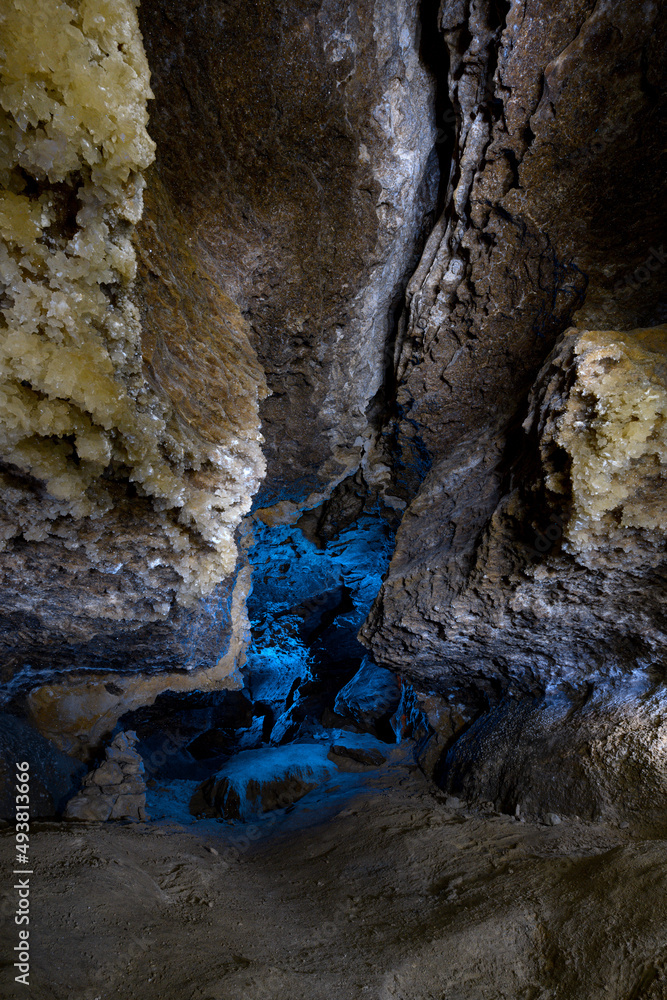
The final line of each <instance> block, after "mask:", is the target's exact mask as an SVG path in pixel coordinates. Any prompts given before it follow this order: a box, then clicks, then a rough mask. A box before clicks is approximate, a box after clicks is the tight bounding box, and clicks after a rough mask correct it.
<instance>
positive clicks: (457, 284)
mask: <svg viewBox="0 0 667 1000" xmlns="http://www.w3.org/2000/svg"><path fill="white" fill-rule="evenodd" d="M439 24H440V27H441V30H442V33H443V36H444V39H445V41H446V43H447V47H448V50H449V58H450V70H449V94H450V98H451V102H452V106H453V109H454V116H455V117H456V136H455V144H454V155H453V162H452V174H451V183H450V188H449V192H448V197H447V203H446V207H445V211H444V213H443V216H442V218H441V219H440V221H439V222H438V224H437V226H436V227H435V229H434V231H433V233H432V235H431V237H430V239H429V241H428V244H427V247H426V249H425V251H424V254H423V257H422V260H421V262H420V264H419V267H418V269H417V271H416V273H415V275H414V277H413V278H412V280H411V282H410V285H409V287H408V292H407V300H408V307H409V308H408V311H407V313H406V316H405V318H404V322H403V325H402V334H401V337H402V340H401V344H400V357H399V365H398V369H397V379H398V386H397V400H398V407H399V410H398V416H397V424H396V426H397V437H398V441H399V456H402V459H403V461H404V462H407V461H409V460H410V457H411V456H413V457H414V456H415V455H420V454H421V455H422V456H425V457H424V462H423V466H424V468H425V469H427V468H428V465H429V463H430V466H431V467H430V471H429V472H428V473H427V475H426V477H425V478H424V481H423V484H422V486H421V488H420V490H419V493H418V495H417V496H416V497H415V498H414V500H413V501H412V503H411V505H410V507H409V508H408V510H407V512H406V515H405V517H404V520H403V523H402V525H401V528H400V529H399V533H398V537H397V546H396V551H395V554H394V557H393V560H392V563H391V566H390V570H389V573H388V576H387V578H386V581H385V583H384V585H383V588H382V591H381V593H380V595H379V597H378V600H377V602H376V605H375V607H374V609H373V611H372V612H371V615H370V617H369V619H368V620H367V622H366V624H365V625H364V627H363V629H362V632H361V638H362V641H363V642H364V643H366V644H367V645H368V646H369V647H370V649H371V650H372V652H373V654H374V656H375V657H376V659H377V660H378V662H381V663H384V664H386V665H388V666H393V667H394V668H399V669H401V670H405V671H406V672H407V673H408V675H409V676H410V677H411V678H412V679H413V680H414V681H415V683H417V684H421V685H423V686H424V687H426V688H429V687H435V688H441V689H445V688H447V686H448V685H449V684H452V683H454V684H455V685H460V684H463V685H465V684H470V685H476V686H478V687H479V688H480V689H481V690H482V691H486V693H487V694H488V695H491V696H493V697H496V696H497V694H498V691H499V690H503V689H507V688H508V687H509V688H515V689H518V690H523V691H526V690H542V689H543V688H544V687H545V686H546V685H549V684H551V683H553V682H567V683H574V684H579V683H581V682H583V681H584V680H585V679H586V678H597V677H603V676H608V675H609V674H611V673H613V672H614V671H616V670H630V669H633V668H635V667H637V666H638V665H643V666H645V667H648V666H652V667H654V668H655V669H658V667H659V665H660V663H661V654H660V647H661V644H662V643H664V620H663V617H662V613H661V602H662V601H663V600H664V561H663V551H664V536H663V534H662V529H661V528H660V527H659V521H660V517H661V515H660V513H659V510H660V506H661V501H660V500H659V495H660V485H659V484H660V483H661V482H662V474H663V471H664V465H663V462H664V458H663V456H662V452H661V451H660V448H661V445H659V444H658V443H656V444H655V449H657V450H653V449H654V445H653V444H652V443H650V442H651V441H652V435H653V434H654V432H655V434H656V435H657V440H658V441H659V440H660V439H661V435H662V430H661V429H660V428H661V426H662V425H661V420H662V417H661V416H660V415H659V414H660V412H661V410H660V407H661V405H662V404H661V400H662V393H663V391H664V388H663V387H664V381H663V374H662V372H663V367H662V365H663V361H662V357H663V354H664V347H663V343H664V328H661V329H659V330H655V331H653V333H651V332H650V331H645V332H643V333H641V332H640V333H634V334H630V333H624V332H623V331H631V330H633V328H636V327H639V326H649V327H650V326H653V325H654V324H656V323H660V322H661V320H663V319H664V315H665V306H664V303H665V286H666V284H667V268H665V267H664V263H665V259H666V258H665V253H664V247H663V246H662V244H661V242H660V241H661V233H662V232H663V230H664V213H665V208H664V205H665V202H664V192H663V186H662V184H661V183H660V182H658V180H657V175H656V173H655V171H656V170H657V165H658V163H659V162H660V157H661V153H660V149H661V143H662V142H663V137H664V125H663V126H661V124H660V121H659V118H658V115H659V102H658V101H656V95H657V93H658V87H659V80H660V79H662V75H661V74H663V73H664V65H663V63H662V62H661V60H660V59H659V58H657V55H656V54H657V52H658V48H657V46H658V45H662V44H663V42H664V38H665V32H666V31H667V19H666V18H665V14H664V10H661V9H660V8H659V6H658V5H657V4H653V3H649V4H646V5H642V6H637V5H635V4H630V3H621V4H618V3H615V4H611V3H606V2H600V3H597V4H594V3H587V2H581V0H569V2H567V3H565V4H559V5H558V14H557V16H555V13H554V6H553V4H551V3H549V2H542V0H529V2H528V3H527V4H523V3H522V4H519V3H507V4H492V3H489V2H483V3H476V4H469V3H467V2H445V3H443V4H442V6H441V8H440V14H439ZM661 40H662V41H661ZM643 165H645V167H646V168H645V169H644V168H643ZM629 192H631V196H629ZM591 320H594V321H595V324H598V323H600V324H601V325H600V326H599V327H598V328H599V329H602V330H609V329H610V328H611V329H615V330H618V331H621V332H620V333H618V334H613V333H610V334H597V333H589V334H586V335H585V336H583V335H582V339H580V338H579V334H577V333H572V334H569V335H568V337H567V339H566V340H565V341H564V342H562V344H561V346H560V347H559V349H558V353H557V354H556V355H554V356H552V359H551V361H550V362H548V364H547V367H546V368H545V369H543V372H542V374H541V375H540V381H539V382H538V387H537V388H536V389H535V390H534V393H533V395H532V397H531V401H530V403H528V401H527V395H528V392H529V389H530V387H531V385H532V384H533V383H534V380H535V378H536V376H537V375H538V371H539V368H540V365H541V364H542V363H543V362H544V360H545V358H546V357H547V355H548V354H549V351H550V350H551V349H552V347H553V345H554V342H555V340H556V338H557V337H558V336H559V334H561V333H562V332H563V331H564V330H565V329H566V328H567V327H568V326H570V325H571V323H572V321H575V322H576V323H577V325H578V326H579V328H580V329H585V327H586V326H589V327H590V326H591V325H592V324H591ZM563 352H564V353H563ZM568 352H569V353H568ZM600 366H602V367H600ZM607 367H608V368H609V372H608V373H607V374H606V375H605V368H607ZM614 372H615V374H614ZM551 379H553V383H552V382H551V381H550V380H551ZM614 379H617V380H618V384H617V386H616V387H615V388H614V386H613V385H612V382H613V380H614ZM610 380H611V381H610ZM639 386H641V387H642V389H641V390H640V389H639V388H638V387H639ZM635 390H636V391H637V392H639V395H633V393H634V392H635ZM644 392H645V393H646V396H644V395H642V393H644ZM557 399H558V400H560V402H557ZM604 400H606V402H604ZM560 405H563V406H564V407H565V408H566V410H567V412H568V413H570V416H569V417H567V418H565V417H564V416H563V415H557V412H558V414H559V413H560V411H558V407H559V406H560ZM542 407H544V408H545V412H547V411H548V412H549V413H551V417H549V418H547V417H546V416H544V414H543V417H539V416H538V413H541V412H542V410H541V408H542ZM551 407H555V410H554V412H552V411H551ZM655 407H657V410H656V409H655ZM575 413H576V416H575ZM526 419H527V420H528V423H527V424H526V423H524V427H523V429H522V427H521V423H522V421H525V420H526ZM541 421H542V422H541ZM626 421H631V424H630V427H629V429H623V428H624V425H625V422H626ZM551 424H553V427H555V426H556V424H558V427H559V428H560V429H559V430H558V432H557V433H556V431H555V430H554V429H553V427H551ZM549 427H551V430H550V429H549ZM554 434H556V437H557V438H558V440H556V438H554V436H553V435H554ZM635 434H636V440H635V439H634V437H633V435H635ZM550 435H551V436H550ZM605 441H607V442H608V443H609V447H610V449H611V451H610V453H609V456H608V457H607V458H604V460H603V455H604V453H605ZM647 442H649V443H647ZM642 448H644V449H645V451H644V452H643V451H642V450H641V449H642ZM636 449H639V450H638V451H637V450H636ZM605 462H606V463H607V464H606V465H605V464H604V463H605ZM614 462H616V463H617V467H616V471H615V472H613V473H612V472H610V469H611V468H612V464H613V463H614ZM554 463H555V464H554ZM552 465H553V467H552ZM399 471H400V470H399ZM559 477H560V478H559ZM633 477H637V483H636V485H635V486H633V485H632V481H633ZM557 491H560V492H557ZM405 495H406V498H407V499H409V494H407V493H406V494H405ZM641 511H644V513H641ZM642 519H644V520H642ZM663 523H664V522H663Z"/></svg>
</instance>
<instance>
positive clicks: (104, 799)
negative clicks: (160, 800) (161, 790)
mask: <svg viewBox="0 0 667 1000" xmlns="http://www.w3.org/2000/svg"><path fill="white" fill-rule="evenodd" d="M136 742H137V734H136V733H135V732H133V731H132V730H128V731H127V732H122V733H118V735H117V736H116V737H114V739H113V740H112V741H111V745H110V746H108V747H107V748H106V751H105V754H106V760H105V761H104V762H103V763H102V764H100V766H99V767H98V768H96V769H95V770H94V771H91V772H90V773H89V774H87V775H86V777H85V778H84V780H83V787H82V788H81V791H80V792H79V793H78V795H75V797H74V798H73V799H70V801H69V802H68V803H67V808H66V809H65V816H66V818H67V819H80V820H88V821H94V820H107V819H132V820H145V819H147V816H146V781H145V778H144V774H145V767H144V762H143V760H142V758H141V755H140V754H139V753H137V751H136V750H135V749H134V747H135V744H136Z"/></svg>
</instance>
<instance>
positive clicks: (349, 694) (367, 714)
mask: <svg viewBox="0 0 667 1000" xmlns="http://www.w3.org/2000/svg"><path fill="white" fill-rule="evenodd" d="M399 700H400V691H399V686H398V681H397V679H396V675H395V674H393V673H392V672H391V671H390V670H387V669H385V668H384V667H378V666H376V665H375V664H374V663H373V662H372V660H370V659H369V658H368V657H366V658H365V659H364V661H363V663H362V664H361V666H360V667H359V670H358V671H357V672H356V674H355V675H354V677H353V678H352V679H351V680H350V681H348V683H347V684H346V685H345V687H344V688H342V689H341V691H340V692H339V693H338V697H337V698H336V702H335V705H334V711H335V712H336V714H337V715H342V716H347V717H348V718H351V719H353V720H354V721H355V722H356V723H357V725H359V726H362V727H363V728H365V729H366V730H368V731H371V730H376V729H377V726H378V724H379V723H381V722H382V720H387V719H389V718H390V717H391V715H392V713H393V712H394V711H395V710H396V708H397V706H398V704H399Z"/></svg>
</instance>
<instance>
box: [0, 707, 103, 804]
mask: <svg viewBox="0 0 667 1000" xmlns="http://www.w3.org/2000/svg"><path fill="white" fill-rule="evenodd" d="M24 761H25V762H27V763H28V764H29V765H30V769H29V773H30V815H31V816H33V817H38V816H59V815H61V814H62V811H63V809H64V808H65V805H66V803H67V800H68V799H69V798H71V796H72V794H73V793H74V792H75V791H76V788H77V786H78V784H79V783H80V781H81V778H82V776H83V775H84V774H85V771H86V769H85V767H84V765H83V764H81V763H80V762H79V761H77V760H73V759H72V758H71V757H68V756H67V755H66V754H64V753H63V752H62V751H61V750H59V749H58V748H57V747H56V746H55V745H54V744H53V743H51V742H50V741H49V740H47V739H45V738H44V737H43V736H42V735H41V734H40V733H38V732H36V731H35V730H34V729H33V727H32V726H30V725H29V724H28V723H27V722H26V720H24V719H18V718H16V717H15V716H13V715H8V714H5V713H4V712H3V713H0V819H6V820H15V819H16V764H17V763H18V762H21V763H22V762H24Z"/></svg>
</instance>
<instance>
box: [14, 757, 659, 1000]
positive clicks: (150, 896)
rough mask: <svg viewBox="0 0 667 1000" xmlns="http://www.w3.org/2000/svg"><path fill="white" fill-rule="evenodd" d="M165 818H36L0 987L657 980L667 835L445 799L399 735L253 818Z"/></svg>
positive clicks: (258, 994) (231, 996) (511, 989)
mask: <svg viewBox="0 0 667 1000" xmlns="http://www.w3.org/2000/svg"><path fill="white" fill-rule="evenodd" d="M162 794H163V796H164V795H168V790H166V791H165V792H163V793H162ZM182 797H183V795H182V793H181V798H182ZM174 798H175V800H177V799H178V794H177V792H174ZM156 803H157V800H156ZM174 809H175V811H178V802H177V801H176V804H175V806H174ZM155 811H157V813H158V814H159V813H160V808H159V803H157V810H155V809H154V812H155ZM181 820H182V821H181V822H175V821H174V820H173V819H169V818H164V819H157V820H154V821H153V822H150V823H145V824H140V825H131V824H127V825H125V824H113V825H112V824H86V825H84V824H78V823H77V824H68V825H65V824H57V823H37V822H35V823H34V824H33V831H32V836H31V854H32V862H33V870H34V875H33V876H32V881H31V889H32V896H31V924H30V931H31V945H32V949H31V984H30V987H28V988H26V987H24V986H21V985H18V984H16V983H15V982H14V981H13V977H14V970H13V969H12V967H11V965H10V964H9V963H10V962H11V961H13V960H12V959H10V960H9V962H8V961H7V956H8V955H10V954H11V953H12V948H13V946H14V945H15V944H16V943H17V928H16V927H15V925H14V923H13V917H12V916H11V915H10V916H9V917H7V916H6V915H5V916H4V918H3V922H2V956H3V962H4V964H3V966H2V968H1V970H0V996H2V997H3V998H7V1000H9V998H13V997H30V998H32V1000H112V998H113V1000H157V998H168V1000H260V998H261V1000H351V998H357V997H358V998H362V1000H365V998H369V1000H370V998H378V1000H384V998H387V1000H388V998H400V1000H487V998H488V1000H498V998H501V997H502V998H504V997H507V998H512V1000H523V998H525V1000H547V998H568V1000H569V998H572V1000H598V998H600V1000H603V998H604V1000H612V998H613V1000H663V998H667V893H666V891H665V890H666V888H667V865H666V863H665V862H666V861H667V844H666V843H665V842H664V841H656V840H646V839H642V838H641V835H640V834H641V831H639V830H638V829H632V828H630V829H626V830H620V829H615V828H611V827H608V826H604V825H602V824H588V823H583V822H574V821H563V823H562V824H560V825H558V826H554V827H550V826H541V825H536V824H530V823H520V822H518V821H516V820H513V819H511V818H510V817H508V816H501V815H496V814H494V813H493V812H492V811H491V810H489V811H488V812H486V813H485V812H476V813H467V812H465V811H464V810H462V809H452V808H448V807H447V806H446V804H445V799H444V796H443V795H442V794H441V793H440V792H438V791H437V790H436V789H435V788H434V787H433V786H432V785H430V783H429V782H428V781H427V779H426V778H425V777H424V776H423V774H422V773H421V771H420V770H419V769H418V768H417V767H416V766H415V765H414V764H413V763H412V758H411V755H410V751H409V748H407V747H403V746H401V747H398V748H396V750H394V751H393V753H392V755H391V758H390V760H389V762H388V763H387V764H386V765H384V766H383V767H382V768H380V769H379V770H377V771H374V772H372V773H367V774H364V775H343V776H341V779H340V781H339V780H338V779H335V780H334V781H333V782H330V783H329V784H328V785H326V786H322V788H320V789H319V790H317V791H315V792H312V793H310V795H308V796H307V797H306V798H305V799H303V800H301V802H300V803H298V804H297V805H296V806H294V807H293V808H292V809H291V811H289V812H287V813H286V812H280V813H276V814H270V815H269V816H268V817H266V818H265V819H264V820H263V821H262V822H260V823H258V824H256V825H243V824H234V825H231V824H222V823H218V822H216V821H213V820H202V821H198V822H192V821H189V820H188V819H187V818H186V817H185V815H183V816H182V817H181ZM0 843H1V849H2V859H3V871H4V872H5V878H4V883H5V884H4V886H3V896H4V899H7V898H9V900H11V901H13V899H14V895H15V894H14V893H13V891H12V889H11V885H12V882H11V878H12V876H11V874H10V873H11V871H12V866H13V829H12V828H9V827H5V828H4V829H3V831H2V836H1V837H0ZM230 848H231V849H230ZM5 890H6V891H5ZM0 905H1V904H0ZM6 910H7V906H6V905H5V908H4V909H3V913H5V914H6Z"/></svg>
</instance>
